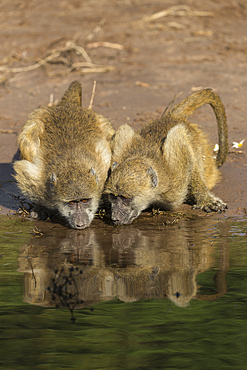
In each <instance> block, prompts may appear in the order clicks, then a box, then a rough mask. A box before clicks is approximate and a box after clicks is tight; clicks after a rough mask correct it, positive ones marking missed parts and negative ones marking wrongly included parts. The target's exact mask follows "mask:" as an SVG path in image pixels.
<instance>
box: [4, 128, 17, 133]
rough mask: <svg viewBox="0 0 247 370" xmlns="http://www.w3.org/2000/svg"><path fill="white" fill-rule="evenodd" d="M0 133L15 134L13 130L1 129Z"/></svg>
mask: <svg viewBox="0 0 247 370" xmlns="http://www.w3.org/2000/svg"><path fill="white" fill-rule="evenodd" d="M0 133H1V134H16V133H17V132H16V131H13V130H3V129H2V128H0Z"/></svg>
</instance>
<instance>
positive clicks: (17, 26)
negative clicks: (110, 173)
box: [0, 0, 247, 215]
mask: <svg viewBox="0 0 247 370" xmlns="http://www.w3.org/2000/svg"><path fill="white" fill-rule="evenodd" d="M161 11H164V12H162V13H158V12H161ZM155 13H158V16H157V17H151V15H153V14H155ZM246 16H247V5H246V4H245V1H244V0H242V1H239V0H218V1H211V0H206V1H203V2H198V1H196V0H184V1H182V2H181V1H178V0H173V1H167V0H165V1H164V0H163V1H161V0H154V1H152V2H151V1H147V0H146V1H145V0H144V1H143V0H116V1H113V0H90V1H89V0H88V1H80V0H72V1H68V0H63V1H60V0H53V1H44V0H42V1H41V0H33V1H30V0H22V1H17V0H2V1H1V3H0V39H1V43H0V208H1V210H0V214H6V213H7V212H8V211H9V210H16V209H17V208H18V204H17V203H15V202H14V200H13V198H12V195H13V194H14V195H16V194H17V189H16V185H15V183H13V182H12V179H13V177H12V174H13V170H12V165H11V163H12V161H13V158H14V157H15V155H16V152H17V145H16V137H17V133H18V132H19V131H20V128H21V127H22V125H23V124H24V123H25V120H26V118H27V116H28V114H29V113H30V112H31V111H32V109H34V108H37V107H38V106H39V105H44V104H48V103H49V102H55V101H56V100H57V99H59V98H60V97H61V96H62V94H63V93H64V91H65V90H66V89H67V87H68V86H69V84H70V82H72V81H73V80H75V79H77V80H79V81H80V82H81V83H82V86H83V106H85V107H87V106H88V105H89V102H90V98H91V93H92V86H93V82H94V81H97V86H96V94H95V98H94V104H93V109H94V110H95V111H96V112H98V113H101V114H103V115H104V116H106V117H108V118H109V119H110V120H111V121H112V123H113V126H114V128H115V129H117V128H118V127H119V126H120V125H121V124H123V123H126V122H127V123H129V124H131V125H132V126H133V127H134V128H135V129H138V128H140V127H142V125H143V124H144V123H145V122H147V121H148V120H149V119H151V118H157V117H160V115H161V113H162V112H163V110H164V108H165V107H166V106H167V105H168V103H169V102H170V101H171V100H172V99H173V98H174V96H175V95H177V94H179V93H182V94H181V95H180V96H179V97H178V98H177V99H176V103H177V102H179V101H181V100H182V99H184V98H185V97H187V96H188V95H190V94H191V93H193V92H194V91H196V90H199V89H200V88H204V87H211V88H213V89H214V91H215V92H217V93H218V94H219V95H220V96H221V98H222V101H223V103H224V105H225V108H226V112H227V118H228V127H229V149H230V147H231V144H232V142H233V141H236V142H239V141H241V140H242V139H247V137H246V118H245V117H246V113H245V111H246V108H245V105H246V100H247V99H246V97H247V89H246V84H247V73H246V70H247V60H246V55H247V22H246ZM190 120H191V121H192V122H195V123H198V124H200V125H201V126H202V127H203V129H204V130H205V132H207V133H208V135H209V137H210V139H211V141H212V144H215V143H216V142H217V127H216V121H215V118H214V115H213V112H212V109H211V108H210V107H209V106H204V107H202V108H200V109H198V110H197V111H196V112H195V113H194V115H193V116H192V117H191V119H190ZM246 146H247V142H246V143H244V144H243V146H242V148H240V149H237V150H236V152H238V153H229V155H228V158H227V160H226V162H225V164H224V165H223V166H222V168H221V170H222V180H221V182H220V183H219V184H218V185H217V186H216V187H215V188H214V192H215V193H216V194H217V195H218V196H219V197H221V198H222V199H223V200H224V201H225V202H227V203H228V206H229V210H228V211H227V214H228V215H233V214H244V213H245V208H246V209H247V187H246V182H247V173H246V166H247V160H246ZM188 207H189V206H188Z"/></svg>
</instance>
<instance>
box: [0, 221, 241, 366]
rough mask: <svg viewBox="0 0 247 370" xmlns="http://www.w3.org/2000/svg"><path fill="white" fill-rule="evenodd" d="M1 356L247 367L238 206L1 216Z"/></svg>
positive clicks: (12, 360) (68, 362)
mask: <svg viewBox="0 0 247 370" xmlns="http://www.w3.org/2000/svg"><path fill="white" fill-rule="evenodd" d="M0 225H1V226H0V255H1V258H0V298H1V303H0V341H1V345H0V368H3V369H29V368H30V369H49V368H52V369H180V368H183V369H187V368H188V369H198V368H201V369H216V368H217V369H228V368H229V369H232V368H234V369H245V368H247V356H246V348H247V310H246V307H247V297H246V294H247V268H246V266H247V242H246V240H247V238H246V232H247V218H246V217H244V216H239V217H235V218H226V217H224V215H221V216H218V217H216V216H215V215H208V216H203V217H199V216H198V217H197V216H192V215H184V214H169V215H166V216H165V215H157V216H154V217H152V216H150V215H142V216H141V217H139V218H138V219H137V220H136V221H135V222H134V223H133V224H132V225H129V226H122V227H113V226H112V225H110V224H109V223H108V222H107V220H106V221H103V220H100V219H98V220H97V219H96V220H94V221H93V224H92V227H90V228H89V229H86V230H80V231H78V230H71V229H67V228H65V227H64V226H62V225H59V224H56V223H48V222H41V221H40V222H33V221H30V220H20V219H17V218H15V217H14V218H11V219H9V218H1V224H0Z"/></svg>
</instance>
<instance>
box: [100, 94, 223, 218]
mask: <svg viewBox="0 0 247 370" xmlns="http://www.w3.org/2000/svg"><path fill="white" fill-rule="evenodd" d="M204 104H210V105H211V106H212V108H213V110H214V113H215V115H216V118H217V124H218V136H219V151H218V154H217V156H216V158H214V156H213V148H211V146H210V145H209V143H208V140H207V138H206V135H205V134H204V133H203V132H202V131H201V129H199V127H198V126H197V125H196V124H193V123H190V122H188V121H187V119H186V118H187V117H188V116H189V115H190V114H192V113H193V111H194V110H195V109H196V108H198V107H200V106H202V105H204ZM112 148H113V154H112V166H111V174H110V177H109V179H108V181H107V182H106V186H105V190H104V192H105V194H109V199H110V202H111V218H112V221H113V222H114V223H115V224H117V225H121V224H130V223H131V222H132V221H133V220H134V219H135V218H136V217H138V215H139V214H140V212H141V211H142V210H144V209H146V208H148V207H149V206H150V205H154V206H158V207H162V208H163V209H165V210H173V209H174V208H176V207H178V206H179V205H180V204H182V203H183V202H185V201H190V202H193V204H194V207H196V208H200V209H203V210H205V211H206V212H211V211H216V212H217V211H224V210H225V208H227V205H226V204H225V203H224V202H223V201H222V200H221V199H220V198H217V197H216V196H215V195H214V194H212V193H211V192H210V191H209V190H210V189H211V188H212V187H213V186H214V185H215V183H216V182H217V180H218V179H219V170H218V167H219V166H221V165H222V164H223V162H224V161H225V159H226V156H227V153H228V138H227V123H226V115H225V109H224V106H223V104H222V102H221V100H220V98H219V96H218V95H217V94H215V93H214V92H213V91H212V90H211V89H205V90H201V91H199V92H196V93H194V94H192V95H191V96H189V97H188V98H187V99H185V100H183V101H182V102H181V103H180V104H178V105H176V106H175V107H174V108H173V109H171V110H170V111H169V112H168V113H166V114H165V115H164V117H162V118H161V119H158V120H154V121H151V122H150V123H148V124H146V126H144V128H143V129H141V130H139V131H138V132H136V133H135V132H134V130H133V129H132V128H131V127H130V126H129V125H127V124H125V125H123V126H121V127H120V128H119V129H118V131H117V132H116V134H115V137H113V140H112Z"/></svg>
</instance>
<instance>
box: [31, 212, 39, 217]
mask: <svg viewBox="0 0 247 370" xmlns="http://www.w3.org/2000/svg"><path fill="white" fill-rule="evenodd" d="M30 216H31V217H32V218H39V214H38V212H36V211H31V212H30Z"/></svg>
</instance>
